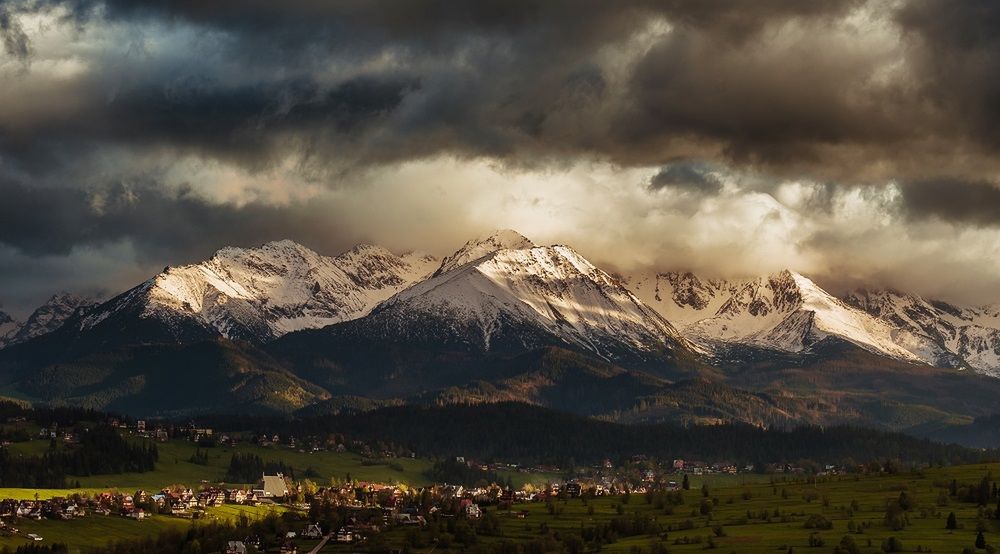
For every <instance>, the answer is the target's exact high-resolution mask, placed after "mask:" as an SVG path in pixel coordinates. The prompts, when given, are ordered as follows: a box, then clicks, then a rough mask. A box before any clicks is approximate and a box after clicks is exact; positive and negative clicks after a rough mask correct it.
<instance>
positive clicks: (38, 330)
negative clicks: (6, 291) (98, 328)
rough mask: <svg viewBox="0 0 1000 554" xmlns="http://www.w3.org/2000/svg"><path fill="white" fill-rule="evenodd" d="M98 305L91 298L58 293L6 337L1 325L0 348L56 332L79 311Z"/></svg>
mask: <svg viewBox="0 0 1000 554" xmlns="http://www.w3.org/2000/svg"><path fill="white" fill-rule="evenodd" d="M97 303H98V301H97V300H95V299H94V298H91V297H86V296H79V295H75V294H70V293H68V292H60V293H57V294H55V295H53V296H52V297H51V298H49V299H48V300H47V301H46V302H45V303H44V304H42V305H41V306H39V307H38V308H37V309H36V310H35V311H34V312H32V313H31V315H30V316H28V319H27V320H26V321H25V322H24V323H18V324H17V325H16V327H15V328H12V329H10V330H9V331H8V332H7V333H6V335H5V334H4V333H3V332H2V324H0V348H2V347H4V346H7V345H11V344H17V343H19V342H24V341H26V340H29V339H32V338H34V337H37V336H39V335H44V334H45V333H49V332H52V331H55V330H56V329H58V328H59V326H61V325H62V324H63V323H64V322H65V321H66V320H67V319H69V317H70V316H72V315H73V314H74V313H76V311H77V310H78V309H81V308H89V307H91V306H95V305H97ZM2 319H3V316H2V315H0V320H2Z"/></svg>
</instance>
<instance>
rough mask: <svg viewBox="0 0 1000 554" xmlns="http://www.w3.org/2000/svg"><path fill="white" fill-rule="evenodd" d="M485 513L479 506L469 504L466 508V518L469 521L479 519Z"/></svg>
mask: <svg viewBox="0 0 1000 554" xmlns="http://www.w3.org/2000/svg"><path fill="white" fill-rule="evenodd" d="M482 515H483V511H482V510H480V509H479V504H469V505H468V506H466V507H465V517H467V518H469V519H479V518H480V517H482Z"/></svg>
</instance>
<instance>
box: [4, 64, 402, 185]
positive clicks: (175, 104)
mask: <svg viewBox="0 0 1000 554" xmlns="http://www.w3.org/2000/svg"><path fill="white" fill-rule="evenodd" d="M418 88H419V82H418V81H417V80H416V79H413V78H407V77H403V76H398V75H391V76H384V77H383V76H368V77H360V78H354V79H350V80H347V81H345V82H342V83H339V84H337V85H335V86H333V87H332V88H328V89H325V90H324V89H323V88H321V87H320V85H319V84H317V83H316V82H315V81H313V80H311V79H305V78H303V79H292V80H283V81H276V82H260V83H253V84H247V85H229V84H227V83H222V82H219V81H217V80H215V79H212V78H209V77H204V76H189V77H185V78H180V79H174V80H171V81H169V82H165V83H142V84H141V85H139V86H137V87H132V88H129V89H126V90H122V91H119V92H117V93H116V94H115V95H114V96H113V97H112V98H110V99H108V100H106V101H104V102H102V103H101V104H96V105H94V106H92V109H89V110H87V111H85V112H83V113H80V112H71V113H69V114H66V115H65V116H64V117H63V118H62V119H59V120H54V121H53V120H51V119H50V120H49V121H46V122H45V123H44V124H41V125H38V126H31V125H27V126H20V127H19V128H17V129H9V130H8V132H7V133H4V134H2V135H0V149H2V150H6V151H7V152H9V153H11V154H12V155H13V158H14V160H16V161H18V162H20V164H21V165H22V166H23V167H24V168H25V169H27V170H29V171H39V170H40V171H50V170H51V169H52V168H53V167H54V166H56V165H58V163H59V161H60V160H66V159H67V158H69V159H70V160H71V159H72V157H73V156H74V155H83V154H84V153H87V152H88V151H93V149H94V148H95V147H98V146H99V145H100V144H102V143H106V144H116V145H126V146H131V145H144V146H145V147H153V146H168V147H172V148H175V149H176V150H177V151H179V152H182V153H192V154H196V155H202V156H211V157H218V158H221V159H225V160H228V161H235V162H238V163H242V164H245V165H248V166H260V165H263V164H266V163H268V162H270V161H272V159H271V158H272V157H273V155H280V154H282V153H285V150H286V149H287V144H288V143H289V142H291V143H292V144H294V145H295V147H297V148H300V149H306V148H310V147H313V146H315V145H316V144H325V145H328V144H330V143H335V142H338V141H344V140H350V138H351V137H352V136H354V135H356V134H357V133H360V132H362V131H363V130H364V129H365V128H366V127H367V126H369V125H371V124H373V123H375V122H376V121H377V120H378V119H379V118H381V117H382V116H384V115H386V114H388V113H390V112H392V111H393V110H394V109H396V108H397V107H398V106H399V104H400V103H401V102H402V101H403V99H404V98H405V96H406V95H407V94H409V93H411V92H412V91H414V90H417V89H418ZM88 92H91V91H88ZM296 139H297V140H296Z"/></svg>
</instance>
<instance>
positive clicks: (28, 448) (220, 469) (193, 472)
mask: <svg viewBox="0 0 1000 554" xmlns="http://www.w3.org/2000/svg"><path fill="white" fill-rule="evenodd" d="M48 445H49V441H47V440H33V441H28V442H21V443H14V444H12V445H10V447H9V448H10V451H11V452H12V453H14V454H24V455H40V454H42V453H43V452H45V450H46V449H47V448H48ZM157 448H158V449H159V454H160V460H159V462H157V464H156V471H151V472H146V473H125V474H117V475H91V476H82V477H71V481H74V482H75V481H79V485H80V487H79V488H76V489H67V490H61V489H51V490H37V491H36V490H34V489H30V490H29V489H2V488H0V498H24V499H32V498H34V495H35V493H36V492H37V493H38V494H39V498H43V499H44V498H50V497H52V496H66V495H67V494H71V493H72V492H73V491H80V492H94V491H104V490H110V489H119V490H125V491H133V490H136V489H144V490H147V491H151V490H159V489H161V488H163V487H165V486H167V485H172V484H183V485H187V486H191V487H197V486H198V485H199V484H202V483H219V482H222V480H223V478H224V476H225V474H226V469H227V468H228V467H229V461H230V459H231V458H232V456H233V454H234V453H237V452H239V453H244V454H246V453H252V454H255V455H257V456H260V458H261V459H263V460H264V461H265V462H269V461H275V462H277V461H280V462H284V463H285V464H286V465H288V466H291V467H292V468H293V469H294V471H295V476H296V477H297V478H299V479H302V478H305V477H306V476H307V475H311V476H310V477H308V478H310V479H312V480H313V481H315V482H316V483H318V484H320V485H324V484H327V483H329V482H330V480H331V479H338V480H343V479H346V478H347V477H348V476H349V477H350V478H352V479H356V480H359V481H376V482H380V483H399V484H404V485H407V486H412V487H419V486H423V485H426V484H428V480H427V477H426V476H425V475H424V472H425V471H427V470H428V469H429V468H430V467H431V462H430V461H429V460H426V459H420V458H415V459H411V458H396V459H392V460H385V463H376V464H372V463H371V462H366V461H365V460H364V459H363V458H362V457H361V456H359V455H357V454H352V453H349V452H315V453H313V452H299V451H297V450H292V449H289V448H284V447H260V446H256V445H252V444H239V445H237V446H235V447H222V446H217V447H212V448H202V449H201V450H202V451H203V452H207V453H208V464H207V465H199V464H194V463H191V462H190V461H188V460H190V459H191V455H192V454H194V453H195V451H196V450H197V449H198V447H197V446H196V445H195V444H194V443H192V442H188V441H180V440H174V441H169V442H165V443H157ZM390 462H391V465H390ZM392 466H396V467H392ZM400 468H401V469H400ZM499 473H500V475H501V477H503V478H505V479H506V478H507V477H508V476H509V477H510V478H511V481H512V482H513V483H514V485H515V486H517V487H521V486H522V485H524V484H525V483H532V484H535V485H544V484H545V483H547V482H552V481H553V480H557V479H558V476H557V475H554V474H546V473H528V472H499ZM74 484H75V483H74Z"/></svg>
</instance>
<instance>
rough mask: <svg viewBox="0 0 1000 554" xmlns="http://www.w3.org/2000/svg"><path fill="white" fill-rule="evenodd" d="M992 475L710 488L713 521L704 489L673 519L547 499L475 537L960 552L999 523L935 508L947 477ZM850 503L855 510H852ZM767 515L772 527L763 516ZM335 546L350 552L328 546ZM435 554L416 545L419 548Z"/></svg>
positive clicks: (670, 546) (970, 474) (650, 510)
mask: <svg viewBox="0 0 1000 554" xmlns="http://www.w3.org/2000/svg"><path fill="white" fill-rule="evenodd" d="M987 472H991V473H992V475H993V476H995V477H998V478H1000V464H992V465H975V466H962V467H955V468H944V469H930V470H927V471H925V472H922V473H920V474H910V473H907V474H903V475H895V476H872V477H860V478H855V477H854V476H841V477H828V478H821V480H820V481H819V482H817V483H815V484H810V483H807V482H806V481H805V480H799V481H796V482H792V481H788V482H780V481H779V482H775V483H774V484H771V483H769V482H757V483H745V484H741V485H734V484H730V485H728V486H719V487H714V488H713V487H711V486H710V487H709V497H708V501H709V502H710V503H711V502H712V500H713V499H717V502H718V503H717V504H715V505H713V507H712V509H711V512H710V513H709V514H707V515H703V514H702V513H701V510H700V503H701V501H702V498H703V497H702V493H701V491H700V490H698V488H699V487H692V490H690V491H685V492H684V504H683V505H680V506H675V507H674V508H673V514H668V513H666V509H665V508H657V507H656V506H655V505H654V504H652V503H647V501H646V498H645V497H644V496H643V495H632V496H631V498H630V499H629V501H628V502H627V503H623V500H622V498H621V497H606V498H598V499H592V500H589V501H588V502H587V503H585V502H584V501H583V500H582V499H572V500H568V501H558V502H557V503H556V504H555V505H556V507H557V508H556V510H557V512H558V513H556V514H552V513H550V512H549V508H548V507H547V506H546V505H545V504H543V503H533V504H521V505H515V508H514V511H515V512H516V511H519V510H526V511H527V512H528V515H527V517H525V518H524V519H521V518H518V517H516V516H514V515H512V514H509V513H507V512H499V513H498V514H497V515H498V516H499V520H500V522H501V529H502V536H500V537H494V536H479V537H478V540H479V541H481V542H486V543H488V542H496V541H504V540H512V541H517V542H522V541H529V540H533V539H538V538H540V537H542V536H543V534H544V533H543V529H547V531H546V532H547V533H548V534H550V535H555V534H556V533H558V534H560V535H562V536H565V535H567V534H576V535H579V534H581V529H583V528H587V527H594V526H596V525H598V524H600V523H607V522H608V521H610V520H612V519H614V518H620V517H623V516H624V517H632V516H633V515H634V514H639V515H641V516H650V517H655V518H656V521H657V522H658V523H660V524H662V526H663V528H664V529H665V533H666V534H665V537H666V538H664V537H663V535H652V536H650V535H641V536H632V537H626V538H621V539H619V540H618V541H617V542H614V543H612V544H605V545H604V546H603V549H602V550H603V551H607V552H634V549H635V548H641V549H642V550H643V551H644V552H650V551H651V545H652V544H654V543H659V544H660V545H662V546H664V547H665V548H666V549H667V550H669V551H670V552H695V551H702V550H705V549H709V548H710V544H713V543H714V549H716V550H718V551H721V552H736V553H740V554H743V553H747V554H754V553H765V552H766V553H776V552H779V553H785V552H787V551H788V549H789V547H792V548H794V550H795V551H796V552H831V551H833V549H834V547H835V546H836V545H837V544H838V543H839V542H840V541H841V538H842V537H844V536H845V535H848V534H850V535H851V536H852V537H853V538H854V540H855V542H856V544H857V545H858V546H859V547H860V550H861V552H864V553H872V554H874V553H876V552H882V550H881V545H882V541H883V540H884V539H887V538H888V537H896V538H897V539H899V540H901V541H902V543H903V546H904V549H905V550H904V551H906V552H918V551H924V552H931V551H933V552H947V553H959V552H961V551H962V549H963V548H965V547H972V546H973V544H974V541H975V538H976V534H977V531H976V527H977V524H982V525H984V526H985V528H986V534H985V536H986V539H987V542H988V543H989V544H992V545H994V546H996V547H1000V522H998V521H997V520H995V519H983V518H980V514H979V508H978V507H977V506H976V505H974V504H968V503H962V502H959V501H958V500H956V499H949V500H948V502H947V504H946V505H943V506H942V505H939V504H938V502H939V497H940V494H941V492H942V491H947V484H948V483H950V481H951V479H957V480H958V481H959V482H960V483H967V484H973V483H978V482H979V480H980V479H981V478H982V477H983V476H984V475H985V474H986V473H987ZM778 479H780V477H779V478H778ZM902 490H906V491H907V493H908V494H909V495H910V496H911V497H914V498H916V501H917V507H916V508H915V509H914V510H912V511H910V512H909V513H908V515H907V517H908V519H909V524H908V525H907V526H906V527H905V529H903V530H892V529H891V528H890V527H888V526H887V525H886V524H885V523H884V515H885V507H886V502H887V501H891V500H893V499H898V498H899V495H900V492H901V491H902ZM783 491H784V492H783ZM810 498H812V499H811V500H810ZM852 504H853V505H854V506H855V508H853V509H852V507H851V506H852ZM995 508H996V499H994V500H992V501H991V503H990V505H989V507H988V509H989V510H993V509H995ZM489 509H491V510H492V509H493V508H489ZM619 509H620V510H621V514H620V513H619ZM775 510H778V512H779V514H780V515H779V516H775V515H774V513H775ZM949 512H955V514H956V516H957V518H958V524H959V527H960V528H959V529H957V530H955V531H947V530H946V529H945V523H946V519H947V516H948V514H949ZM764 513H767V514H770V516H771V517H770V521H768V520H766V519H762V518H761V515H762V514H764ZM811 514H820V515H822V516H823V517H824V518H826V519H827V520H829V521H831V522H832V523H833V527H832V529H807V528H805V521H806V519H807V517H808V516H809V515H811ZM851 521H853V522H854V524H855V526H857V527H863V532H861V533H850V532H849V531H848V526H849V522H851ZM688 527H690V528H688ZM717 531H718V532H717ZM814 532H815V533H816V535H815V536H816V537H818V538H820V539H822V541H823V542H824V546H823V547H821V548H816V547H813V548H811V547H810V546H809V537H810V534H812V533H814ZM404 537H405V534H404V531H402V530H395V531H392V532H390V533H388V534H387V536H386V538H387V539H388V542H389V544H390V545H391V546H393V547H395V548H402V546H403V544H404ZM709 537H711V539H710V538H709ZM685 543H686V544H685ZM454 546H455V547H457V546H458V545H454ZM329 550H330V551H338V550H339V551H348V550H350V549H349V548H344V547H336V546H332V547H330V549H329ZM430 550H431V549H430V548H424V549H415V551H423V552H429V551H430ZM436 550H437V551H440V550H441V548H437V549H436ZM978 552H985V551H984V550H979V551H978Z"/></svg>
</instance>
